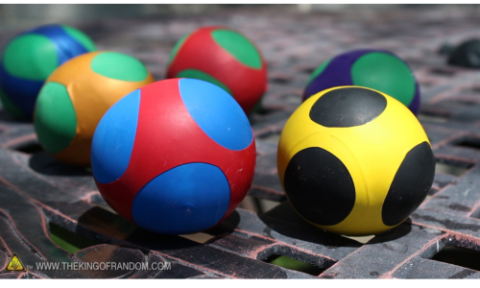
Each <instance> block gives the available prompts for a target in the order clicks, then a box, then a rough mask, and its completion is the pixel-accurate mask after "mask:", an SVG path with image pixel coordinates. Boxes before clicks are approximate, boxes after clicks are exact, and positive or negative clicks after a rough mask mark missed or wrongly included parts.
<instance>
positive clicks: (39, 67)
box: [0, 25, 96, 119]
mask: <svg viewBox="0 0 480 288" xmlns="http://www.w3.org/2000/svg"><path fill="white" fill-rule="evenodd" d="M94 50H96V48H95V45H94V43H93V42H92V40H91V39H90V38H89V37H88V36H87V35H85V34H84V33H82V32H81V31H79V30H77V29H75V28H73V27H70V26H67V25H45V26H41V27H38V28H35V29H33V30H29V31H26V32H23V33H21V34H20V35H18V36H16V37H15V38H13V39H12V40H11V41H10V42H9V43H8V44H7V45H6V47H5V49H4V50H3V53H2V56H1V63H0V100H1V101H2V104H3V107H4V108H5V109H6V110H7V111H9V112H10V113H12V114H14V115H15V116H17V117H19V118H26V119H28V118H30V119H31V117H32V114H33V109H34V106H35V101H36V99H37V96H38V92H39V91H40V89H41V87H42V85H43V83H44V82H45V80H46V79H47V78H48V76H50V74H51V73H52V72H53V71H54V70H55V69H56V68H57V67H58V66H60V65H62V64H63V63H65V62H66V61H68V60H69V59H71V58H73V57H76V56H78V55H81V54H83V53H87V52H91V51H94Z"/></svg>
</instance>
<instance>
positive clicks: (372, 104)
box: [310, 88, 387, 127]
mask: <svg viewBox="0 0 480 288" xmlns="http://www.w3.org/2000/svg"><path fill="white" fill-rule="evenodd" d="M385 107H387V99H385V97H383V95H382V94H380V93H377V92H375V91H372V90H369V89H364V88H342V89H336V90H332V91H330V92H328V93H326V94H324V95H323V96H322V97H320V98H319V99H318V100H317V102H315V104H313V106H312V109H310V119H312V121H314V122H315V123H318V124H320V125H322V126H325V127H353V126H359V125H363V124H366V123H368V122H370V121H372V120H373V119H375V118H377V117H378V115H380V114H382V112H383V110H385Z"/></svg>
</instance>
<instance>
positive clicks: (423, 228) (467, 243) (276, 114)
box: [0, 6, 480, 278]
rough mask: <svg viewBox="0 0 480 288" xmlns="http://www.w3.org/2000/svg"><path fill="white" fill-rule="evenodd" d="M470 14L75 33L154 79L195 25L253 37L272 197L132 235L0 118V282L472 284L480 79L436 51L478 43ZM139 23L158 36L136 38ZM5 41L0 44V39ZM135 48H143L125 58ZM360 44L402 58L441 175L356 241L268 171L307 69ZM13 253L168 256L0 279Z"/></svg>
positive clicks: (32, 256) (23, 132) (79, 179)
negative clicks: (160, 265) (131, 267)
mask: <svg viewBox="0 0 480 288" xmlns="http://www.w3.org/2000/svg"><path fill="white" fill-rule="evenodd" d="M467 10H468V8H465V9H463V10H459V11H457V12H458V13H448V11H446V10H442V8H441V7H435V8H432V9H427V10H425V9H415V10H413V9H411V10H402V9H400V10H395V11H376V12H375V11H373V12H372V13H373V14H372V15H371V16H370V17H368V19H363V20H362V19H360V18H352V17H350V16H352V15H351V14H348V13H342V12H338V13H329V14H321V13H320V12H317V13H312V14H301V13H298V12H293V11H291V12H288V11H287V10H285V9H283V10H279V11H277V10H276V9H275V7H265V6H263V7H261V8H259V9H257V10H256V11H249V10H239V11H237V12H235V11H234V9H230V10H228V11H227V12H225V13H224V14H221V15H220V14H219V15H217V16H212V15H209V17H208V18H207V17H201V16H195V17H191V18H185V17H183V18H169V19H166V20H165V19H163V20H157V21H155V20H152V19H150V20H138V21H136V20H104V21H99V22H95V23H90V24H89V25H85V26H84V30H85V31H86V32H87V33H88V31H95V29H96V27H102V29H101V30H99V31H97V32H95V33H93V32H92V35H93V36H94V40H95V41H96V42H97V45H98V47H99V48H100V49H111V50H118V49H119V50H121V51H122V52H124V53H129V54H131V55H133V56H136V57H139V58H140V59H142V60H143V61H144V62H145V63H146V64H147V66H148V68H149V69H150V70H151V71H152V73H153V74H154V75H155V76H156V79H162V78H163V73H164V70H165V67H166V63H167V60H168V55H169V52H170V49H171V48H172V47H173V44H174V43H175V41H176V40H177V39H179V38H180V36H182V35H183V34H184V33H187V32H190V31H191V30H192V29H194V28H195V27H198V26H201V25H214V24H215V25H216V24H223V25H227V26H230V27H233V28H236V29H238V30H240V31H241V32H243V33H244V34H246V35H247V36H248V37H249V38H251V39H252V40H253V41H254V42H256V43H257V44H258V46H259V47H260V49H261V50H262V52H263V54H264V56H265V58H266V60H267V62H268V65H269V76H270V78H269V79H270V83H269V90H268V93H267V94H266V95H265V98H264V100H263V105H264V108H263V110H262V111H261V113H259V114H256V115H253V117H252V119H251V121H252V124H253V128H254V131H255V136H256V143H257V166H256V172H255V177H254V181H253V185H252V188H251V190H250V192H249V195H250V196H251V198H252V199H256V201H257V200H258V201H260V200H262V199H265V200H269V201H270V206H269V207H270V208H269V209H270V210H268V211H267V212H265V213H255V212H252V211H248V210H246V209H241V208H238V209H237V210H236V211H235V212H234V213H233V214H232V215H231V216H230V217H229V218H228V219H226V220H225V221H224V222H223V223H221V224H220V225H218V226H217V227H215V228H213V229H211V230H209V231H206V232H205V233H202V235H201V237H200V238H198V237H197V238H192V237H191V236H188V235H186V236H161V235H155V234H152V233H149V232H146V231H143V230H141V229H138V228H136V227H135V226H134V225H132V224H130V223H128V222H127V221H126V220H124V219H123V218H121V217H120V216H118V215H117V214H115V213H114V212H113V211H112V210H111V209H109V208H108V205H107V204H106V203H105V202H104V201H103V198H102V197H101V196H100V194H99V193H98V191H97V189H96V186H95V184H94V182H93V179H92V176H91V173H90V172H89V170H88V169H87V170H85V169H80V168H74V167H67V166H64V165H62V164H60V163H58V162H56V161H55V160H53V159H52V158H50V157H49V156H48V155H47V154H46V153H45V152H43V151H42V150H41V147H39V146H38V143H37V140H36V137H35V134H34V130H33V127H32V125H31V124H29V123H25V122H15V121H13V120H12V119H11V117H10V116H9V115H8V114H7V113H6V112H4V111H1V110H0V269H1V271H2V272H0V278H70V277H73V278H116V277H120V278H480V272H479V270H478V269H480V268H479V267H478V265H470V264H468V263H467V262H462V261H463V260H462V259H461V258H462V256H461V255H468V256H467V257H473V259H476V258H475V257H477V258H478V257H479V256H477V255H479V254H478V251H480V166H479V163H480V140H479V139H480V105H478V104H480V93H479V89H478V83H479V80H480V73H479V72H478V71H473V70H468V69H462V68H454V67H447V66H446V65H445V64H444V62H445V61H444V59H443V58H442V57H443V56H441V55H438V54H436V53H435V52H434V51H436V50H437V48H438V47H439V45H440V44H441V43H443V42H446V41H450V42H452V43H458V42H459V41H460V40H462V39H464V38H468V37H480V32H479V30H478V26H479V24H480V20H479V19H478V17H477V18H474V17H473V16H472V13H469V12H468V11H467ZM432 11H433V12H432ZM432 23H434V24H432ZM145 27H147V28H148V29H149V30H148V31H155V36H152V37H151V38H148V37H146V36H145V33H140V32H142V31H144V29H146V28H145ZM379 27H381V29H380V28H379ZM159 34H161V36H159ZM159 37H161V38H162V40H163V41H159V40H158V38H159ZM115 39H117V40H115ZM6 40H7V38H6V36H4V35H0V44H1V43H5V41H6ZM140 41H141V42H142V43H143V44H144V45H143V46H142V47H146V48H144V49H142V50H138V49H136V47H137V43H138V42H140ZM361 47H376V48H384V49H388V50H391V51H393V52H395V53H396V54H398V55H399V56H401V57H403V58H405V59H407V62H408V63H411V65H412V67H413V69H414V71H415V74H416V77H417V80H418V81H419V83H420V85H421V91H422V96H423V98H422V110H421V115H420V117H419V118H420V120H421V122H422V124H423V125H424V127H425V129H426V131H427V133H428V136H429V138H430V140H431V143H432V145H433V148H434V152H435V156H436V158H437V161H438V163H439V167H440V168H439V169H438V170H437V174H436V175H435V181H434V185H433V187H432V190H431V191H430V197H428V199H427V200H426V201H425V202H424V203H423V204H422V205H421V206H420V208H419V209H417V210H416V211H415V212H414V213H413V214H412V215H411V217H410V218H409V220H407V221H406V222H405V223H404V224H402V225H400V226H399V227H397V228H395V229H393V230H391V231H390V232H387V233H385V234H382V235H378V236H376V237H373V238H372V239H366V241H367V242H366V243H363V242H365V239H363V240H361V239H351V238H347V237H343V236H341V235H335V234H331V233H328V232H324V231H322V230H319V229H316V228H314V227H312V226H310V225H309V224H307V223H305V222H304V221H303V220H301V219H300V218H299V216H297V215H296V214H295V212H294V211H293V209H292V207H291V206H290V205H289V203H288V202H286V198H285V194H284V193H283V191H282V188H281V185H280V182H279V180H278V177H277V174H276V148H277V139H278V135H279V132H280V131H281V129H282V127H283V125H284V124H285V121H286V119H287V118H288V117H289V115H290V114H291V113H292V112H293V111H294V109H295V108H296V107H297V106H298V105H299V104H300V102H301V100H300V95H301V93H302V89H303V87H304V85H305V83H306V81H307V79H308V76H309V73H310V72H311V71H313V69H314V68H315V66H316V65H317V64H319V63H320V62H322V61H324V60H326V59H327V58H329V57H331V56H333V55H335V54H338V53H341V52H344V51H347V50H350V49H355V48H361ZM475 85H477V86H475ZM272 203H273V204H272ZM275 203H278V205H277V204H275ZM257 204H258V203H257ZM254 206H255V205H254ZM257 206H258V205H257ZM272 207H273V208H272ZM49 223H54V225H55V226H59V227H61V228H62V229H67V230H69V231H70V232H72V233H76V234H77V235H81V237H82V238H85V239H89V241H91V243H97V244H92V246H88V247H84V246H82V247H79V248H78V249H77V250H78V251H76V252H72V253H70V252H67V251H66V250H64V249H62V248H60V247H59V246H58V245H57V244H55V241H54V239H52V238H51V236H50V232H49V229H50V228H49V227H52V226H51V225H50V224H49ZM55 229H58V228H55ZM198 239H200V240H198ZM98 243H100V244H98ZM451 247H453V248H451ZM469 251H470V252H469ZM12 253H17V255H18V256H19V258H20V259H21V260H22V262H23V263H24V264H25V265H33V264H32V263H36V262H42V261H43V262H46V261H48V262H56V261H58V262H71V261H77V262H84V261H116V262H122V261H123V262H130V261H133V262H135V261H146V262H158V261H169V262H171V263H172V269H171V270H169V271H121V270H118V271H113V270H104V271H39V270H37V269H35V267H34V266H33V267H32V268H28V269H27V271H26V272H5V271H4V269H5V267H6V265H7V261H8V258H7V257H8V256H11V254H12ZM469 253H470V254H469ZM278 256H283V257H286V258H291V259H295V260H297V261H300V262H304V263H309V265H312V266H313V267H316V269H317V270H314V271H318V274H317V275H315V274H316V272H311V273H308V272H302V271H297V270H294V269H287V268H283V267H280V266H277V265H273V264H271V263H268V262H272V261H273V260H272V259H276V258H277V257H278ZM463 257H464V256H463ZM452 259H453V260H452ZM478 260H480V259H476V261H477V262H478Z"/></svg>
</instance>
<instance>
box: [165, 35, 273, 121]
mask: <svg viewBox="0 0 480 288" xmlns="http://www.w3.org/2000/svg"><path fill="white" fill-rule="evenodd" d="M175 77H185V78H193V79H201V80H204V81H207V82H210V83H213V84H215V85H218V86H219V87H221V88H223V89H224V90H225V91H227V92H228V93H229V94H230V95H232V96H233V97H234V98H235V100H237V102H238V103H239V104H240V106H241V107H242V108H243V110H244V111H245V113H247V114H249V113H250V112H251V111H252V109H253V108H254V107H255V105H257V104H259V103H260V100H261V97H262V95H263V94H264V93H265V91H266V89H267V68H266V65H265V61H264V59H263V57H262V55H261V53H260V51H259V50H258V49H257V48H256V47H255V45H254V44H253V43H252V42H251V41H250V40H248V39H247V38H246V37H245V36H243V35H242V34H240V33H239V32H237V31H234V30H232V29H230V28H227V27H203V28H200V29H198V30H196V31H194V32H192V33H190V34H187V35H185V36H183V37H182V38H181V39H180V40H179V41H178V43H177V44H176V45H175V47H174V48H173V51H172V53H171V55H170V59H169V65H168V68H167V78H175Z"/></svg>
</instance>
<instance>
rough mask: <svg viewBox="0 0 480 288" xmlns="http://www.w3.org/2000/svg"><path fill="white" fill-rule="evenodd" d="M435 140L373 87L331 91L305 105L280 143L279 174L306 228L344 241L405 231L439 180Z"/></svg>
mask: <svg viewBox="0 0 480 288" xmlns="http://www.w3.org/2000/svg"><path fill="white" fill-rule="evenodd" d="M435 162H436V161H435V157H434V155H433V152H432V148H431V146H430V142H429V140H428V138H427V135H426V133H425V131H424V129H423V127H422V125H421V124H420V122H419V121H418V120H417V118H416V117H415V115H413V114H412V113H411V112H410V111H409V110H408V108H407V107H406V106H405V105H403V104H402V103H400V102H399V101H398V100H396V99H395V98H393V97H390V96H388V95H387V94H385V93H383V92H380V91H378V90H373V89H369V88H365V87H359V86H340V87H334V88H330V89H326V90H323V91H321V92H319V93H317V94H315V95H313V96H312V97H310V98H308V99H307V100H306V101H305V102H303V103H302V104H301V105H300V106H299V107H298V109H297V110H296V111H295V112H294V113H293V114H292V116H291V117H290V118H289V119H288V121H287V123H286V124H285V127H284V129H283V131H282V134H281V136H280V142H279V147H278V154H277V168H278V174H279V177H280V181H281V184H282V185H283V188H284V190H285V192H286V194H287V197H288V199H289V201H290V203H291V204H292V206H293V207H294V208H295V210H296V211H297V212H298V214H299V215H301V216H302V217H303V218H304V219H305V220H306V221H308V222H310V223H311V224H313V225H316V226H318V227H320V228H322V229H324V230H328V231H331V232H335V233H338V234H344V235H371V234H379V233H382V232H385V231H387V230H389V229H391V228H393V227H395V226H397V225H400V224H401V223H402V222H403V221H404V220H406V219H407V218H408V216H409V215H410V214H411V213H412V212H413V211H414V210H415V209H416V208H417V207H418V206H419V205H420V204H421V203H422V201H423V200H424V199H425V198H426V196H427V194H428V192H429V190H430V188H431V186H432V183H433V178H434V174H435Z"/></svg>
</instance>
